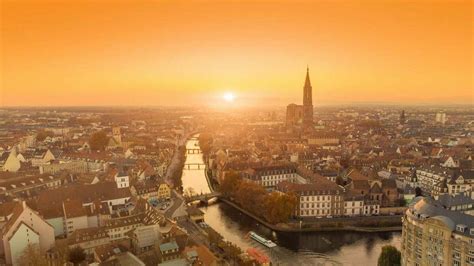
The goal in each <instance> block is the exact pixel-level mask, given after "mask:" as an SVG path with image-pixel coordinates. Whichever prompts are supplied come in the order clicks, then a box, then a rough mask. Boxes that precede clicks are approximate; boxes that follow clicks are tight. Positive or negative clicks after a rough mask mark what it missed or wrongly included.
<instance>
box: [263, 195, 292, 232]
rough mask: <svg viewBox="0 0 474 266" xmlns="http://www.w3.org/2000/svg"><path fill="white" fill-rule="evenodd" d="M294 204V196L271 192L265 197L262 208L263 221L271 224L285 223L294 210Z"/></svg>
mask: <svg viewBox="0 0 474 266" xmlns="http://www.w3.org/2000/svg"><path fill="white" fill-rule="evenodd" d="M296 202H297V200H296V196H295V195H294V194H281V193H278V192H272V193H270V194H267V195H265V199H264V208H263V209H264V211H263V213H264V218H265V220H267V221H268V222H270V223H272V224H277V223H284V222H287V221H288V219H289V218H290V217H291V215H292V214H293V212H294V210H295V208H296Z"/></svg>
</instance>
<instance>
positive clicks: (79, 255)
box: [69, 246, 86, 265]
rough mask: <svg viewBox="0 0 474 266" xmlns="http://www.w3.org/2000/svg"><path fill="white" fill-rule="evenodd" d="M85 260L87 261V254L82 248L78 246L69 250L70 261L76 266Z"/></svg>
mask: <svg viewBox="0 0 474 266" xmlns="http://www.w3.org/2000/svg"><path fill="white" fill-rule="evenodd" d="M84 260H86V253H85V252H84V249H82V248H81V247H80V246H76V247H74V248H72V249H70V250H69V261H70V262H72V263H74V265H77V264H79V263H81V262H83V261H84Z"/></svg>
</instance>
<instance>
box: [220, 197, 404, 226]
mask: <svg viewBox="0 0 474 266" xmlns="http://www.w3.org/2000/svg"><path fill="white" fill-rule="evenodd" d="M220 200H221V201H222V202H224V203H226V204H228V205H230V206H232V207H233V208H235V209H237V210H238V211H240V212H241V213H244V214H245V215H247V216H249V217H251V218H252V219H254V220H256V221H258V222H259V223H260V224H262V225H264V226H265V227H268V228H269V229H272V230H273V231H277V232H323V231H324V232H331V231H350V232H363V233H371V232H397V231H401V230H402V226H401V216H400V215H393V216H364V217H350V218H322V219H316V220H312V221H304V222H301V223H300V222H289V223H284V224H270V223H268V222H266V221H265V220H263V219H262V218H260V217H258V216H256V215H254V214H252V213H250V212H249V211H247V210H245V209H243V208H241V207H240V206H239V205H237V204H235V203H234V202H232V201H230V200H228V199H224V198H221V199H220Z"/></svg>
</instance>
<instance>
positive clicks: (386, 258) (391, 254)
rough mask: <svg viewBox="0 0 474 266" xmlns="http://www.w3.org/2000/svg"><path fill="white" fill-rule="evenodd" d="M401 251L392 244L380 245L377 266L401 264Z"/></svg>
mask: <svg viewBox="0 0 474 266" xmlns="http://www.w3.org/2000/svg"><path fill="white" fill-rule="evenodd" d="M401 257H402V256H401V253H400V251H398V249H397V248H396V247H394V246H391V245H387V246H384V247H382V253H381V254H380V256H379V260H378V263H377V265H378V266H397V265H401V264H400V263H401V262H400V261H401Z"/></svg>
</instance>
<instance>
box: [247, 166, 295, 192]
mask: <svg viewBox="0 0 474 266" xmlns="http://www.w3.org/2000/svg"><path fill="white" fill-rule="evenodd" d="M297 175H298V174H297V173H296V167H295V166H293V165H286V164H281V165H271V166H259V167H252V168H250V169H249V170H247V171H246V172H245V173H244V174H243V177H244V178H246V179H248V180H250V181H252V182H255V183H257V184H259V185H261V186H263V187H265V188H267V189H273V188H275V186H276V185H278V183H280V182H283V181H289V182H291V183H293V182H295V180H296V179H297Z"/></svg>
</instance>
